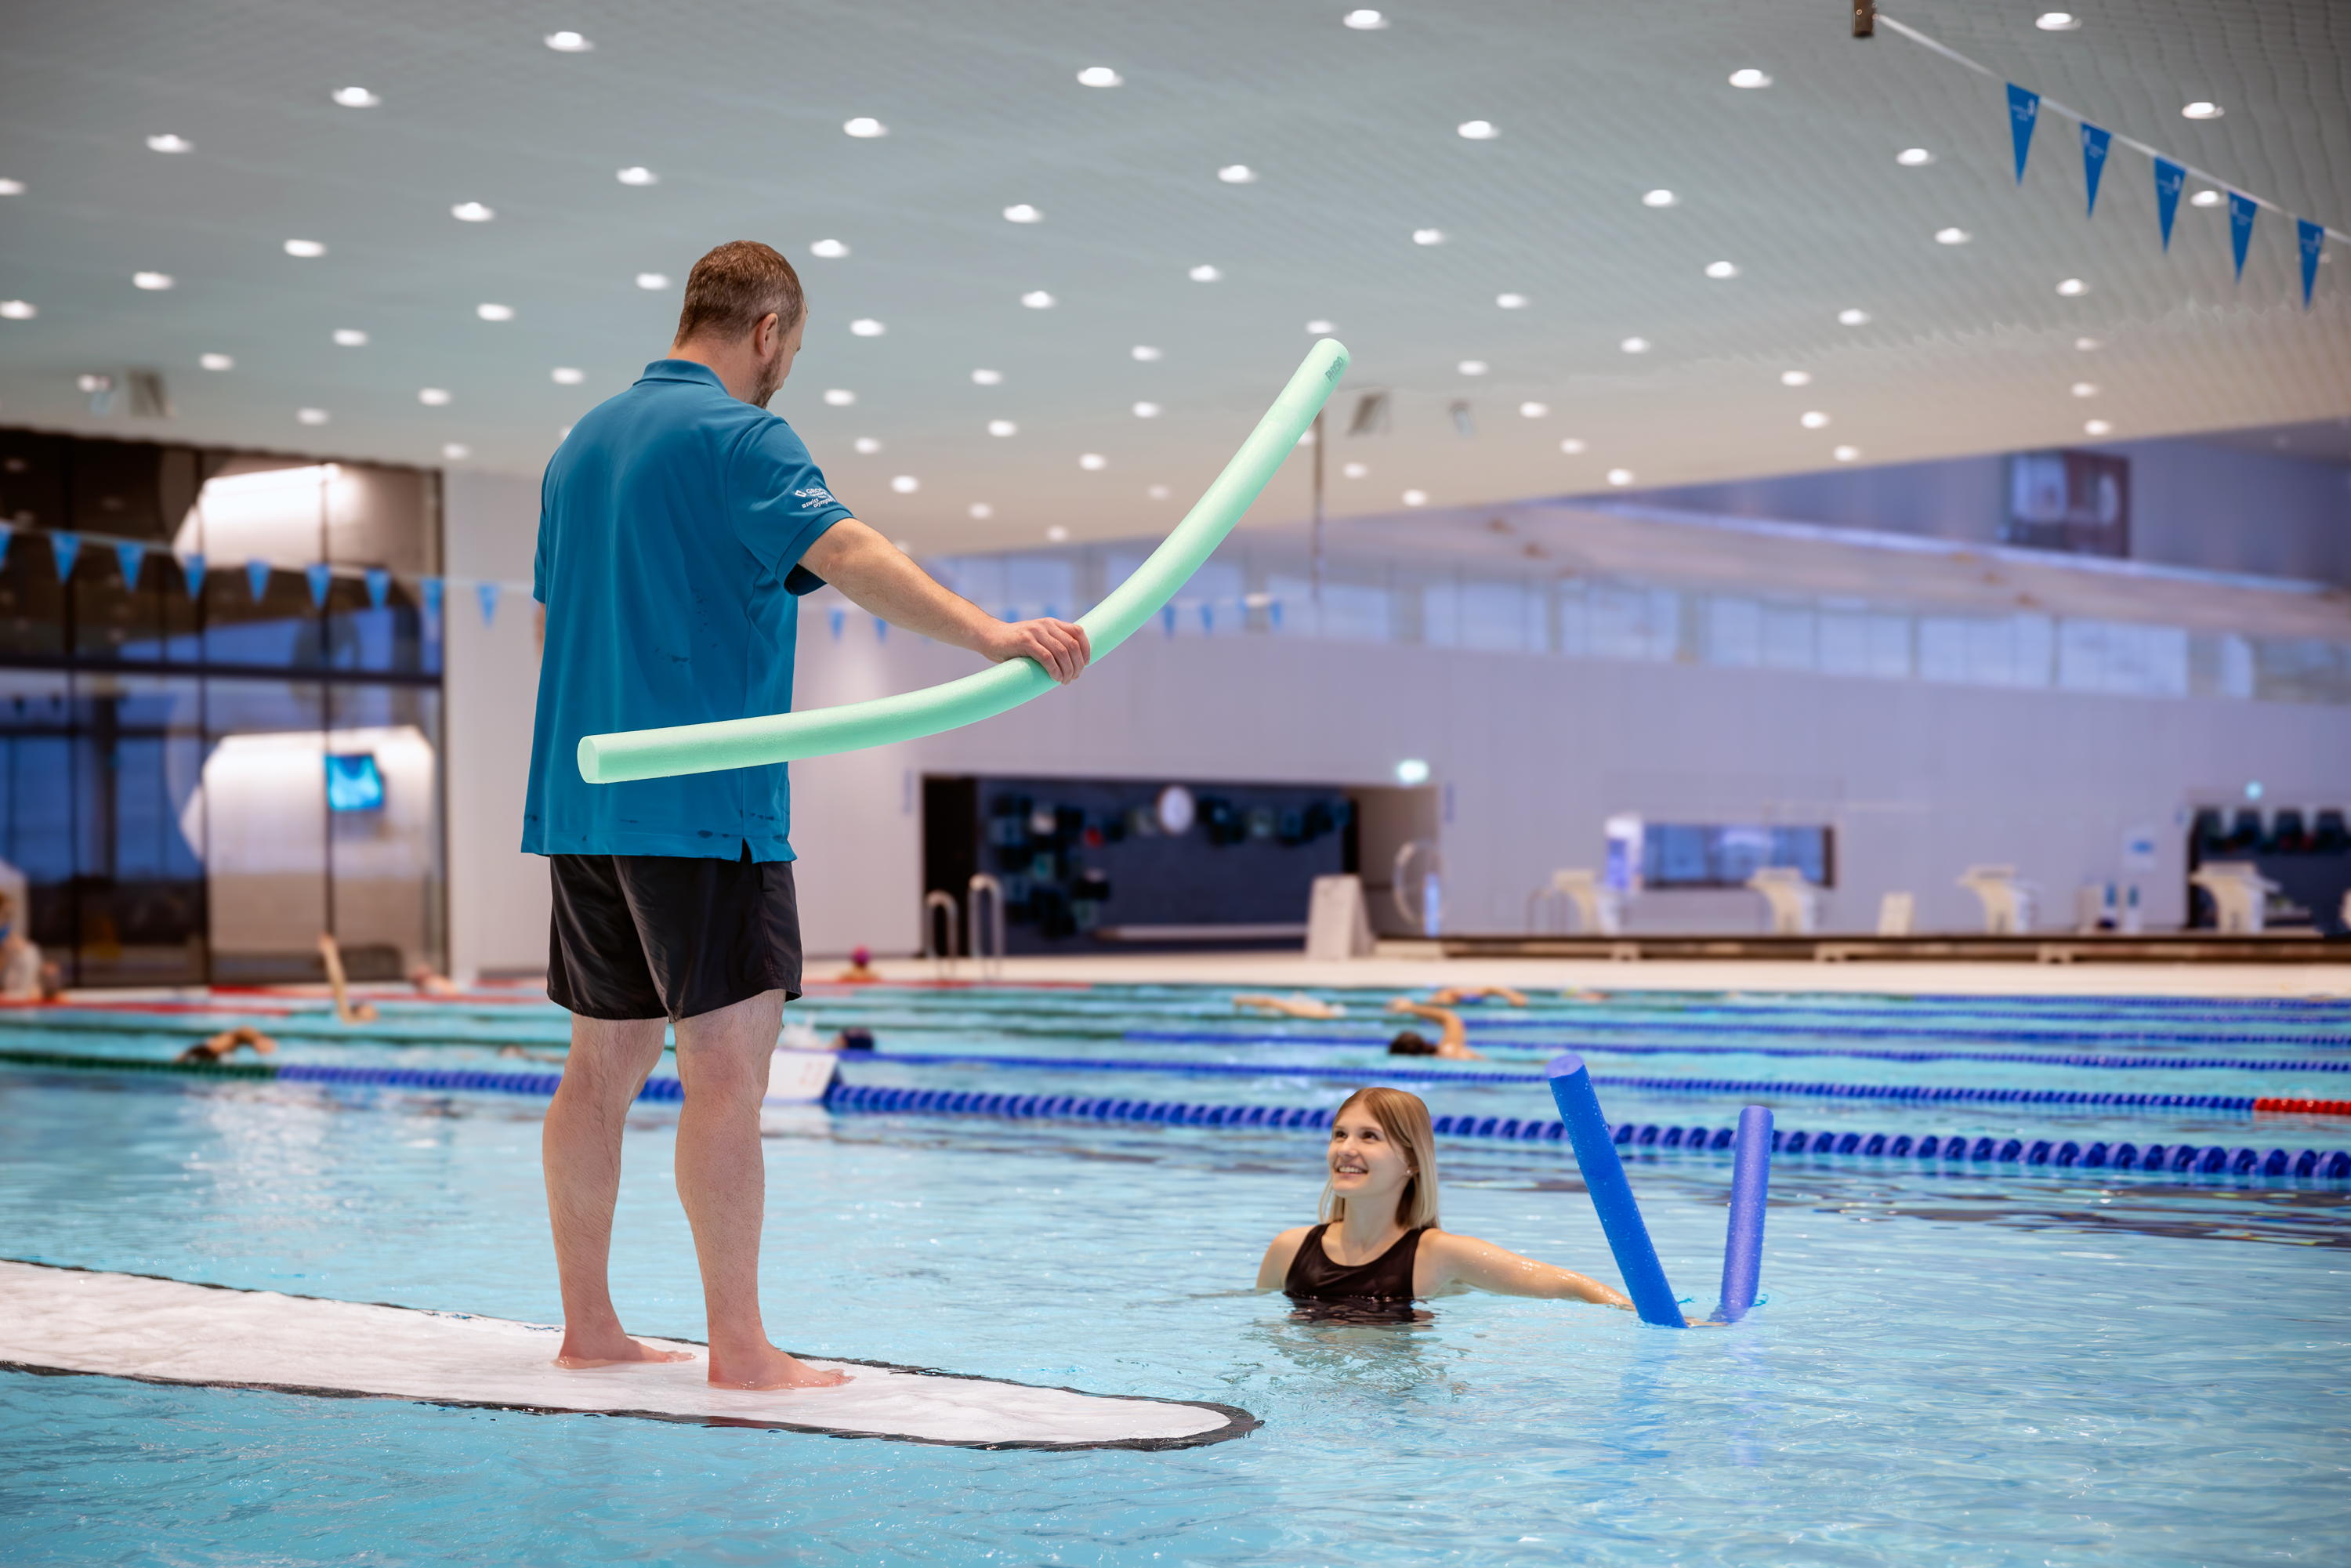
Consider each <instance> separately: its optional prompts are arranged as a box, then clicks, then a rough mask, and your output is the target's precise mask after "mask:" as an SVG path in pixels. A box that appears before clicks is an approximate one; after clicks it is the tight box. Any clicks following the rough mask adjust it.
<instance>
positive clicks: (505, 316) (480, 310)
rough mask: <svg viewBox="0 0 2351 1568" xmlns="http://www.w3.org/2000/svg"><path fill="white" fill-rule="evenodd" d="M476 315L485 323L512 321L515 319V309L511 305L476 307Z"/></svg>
mask: <svg viewBox="0 0 2351 1568" xmlns="http://www.w3.org/2000/svg"><path fill="white" fill-rule="evenodd" d="M474 314H475V315H476V316H479V317H480V318H481V319H483V320H485V321H511V320H513V319H514V307H513V306H511V305H476V306H475V307H474Z"/></svg>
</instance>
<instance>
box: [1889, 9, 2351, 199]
mask: <svg viewBox="0 0 2351 1568" xmlns="http://www.w3.org/2000/svg"><path fill="white" fill-rule="evenodd" d="M1877 19H1878V21H1879V22H1880V23H1882V24H1883V25H1885V26H1888V27H1891V28H1893V29H1894V30H1895V31H1896V32H1897V33H1899V34H1901V35H1902V36H1903V37H1906V38H1907V39H1909V40H1910V41H1911V42H1912V43H1914V44H1917V45H1920V46H1922V47H1926V48H1928V49H1931V50H1933V51H1934V52H1935V53H1937V54H1938V55H1940V56H1942V57H1944V58H1945V59H1947V60H1951V61H1953V62H1955V63H1957V64H1959V65H1962V66H1965V67H1967V68H1968V69H1970V70H1971V71H1973V72H1975V73H1976V74H1977V75H1978V76H1981V77H1989V78H1991V79H1992V80H1993V81H1996V82H2000V83H2002V84H2006V83H2007V81H2008V78H2006V77H2004V76H2002V75H2001V74H2000V72H1998V71H1996V70H1994V69H1992V68H1991V67H1990V66H1987V65H1984V64H1982V63H1980V61H1976V60H1971V59H1970V58H1969V57H1967V56H1965V55H1963V54H1961V53H1959V50H1957V49H1955V48H1952V47H1950V46H1949V45H1948V44H1945V43H1941V42H1939V41H1938V40H1936V39H1934V38H1930V37H1928V36H1927V35H1926V34H1924V33H1922V32H1920V31H1919V30H1918V29H1917V28H1916V27H1913V26H1909V25H1908V24H1907V23H1905V22H1898V21H1896V20H1895V19H1894V18H1893V17H1891V16H1887V15H1886V13H1885V12H1883V11H1880V12H1879V13H1878V14H1877ZM2041 107H2042V108H2043V109H2046V110H2053V111H2055V112H2056V113H2059V114H2062V115H2064V117H2065V118H2066V119H2068V120H2073V121H2074V123H2075V124H2077V125H2095V123H2096V122H2095V121H2094V120H2091V119H2090V117H2089V116H2088V115H2085V114H2084V113H2083V112H2082V111H2081V110H2077V109H2069V108H2067V107H2066V106H2065V105H2064V104H2062V103H2060V102H2058V101H2057V100H2056V99H2053V98H2049V97H2046V96H2043V98H2042V99H2041ZM2098 129H2100V130H2102V131H2108V132H2109V134H2110V135H2111V136H2112V137H2113V139H2114V140H2115V141H2117V142H2119V143H2121V144H2122V145H2123V146H2125V147H2127V148H2129V149H2130V150H2131V151H2133V152H2143V153H2145V154H2146V155H2147V157H2149V158H2158V159H2161V160H2162V161H2163V162H2167V163H2177V164H2179V167H2180V168H2182V169H2185V170H2187V171H2188V172H2189V173H2190V174H2193V175H2194V176H2195V177H2196V178H2198V179H2199V180H2201V181H2203V182H2204V183H2206V184H2208V185H2217V186H2219V187H2220V189H2222V190H2224V191H2227V192H2229V193H2231V194H2234V195H2239V196H2242V197H2243V198H2244V199H2245V200H2246V201H2249V202H2251V203H2252V204H2254V205H2255V206H2258V207H2265V208H2267V209H2268V210H2269V211H2271V212H2273V213H2275V214H2278V215H2279V216H2280V217H2286V218H2291V217H2295V216H2298V215H2299V214H2295V213H2294V212H2293V211H2291V210H2289V209H2288V208H2285V207H2282V206H2280V205H2278V204H2277V203H2275V202H2273V201H2271V200H2270V199H2269V198H2268V197H2266V196H2257V195H2254V194H2253V193H2252V192H2250V191H2247V190H2243V189H2241V187H2239V186H2238V185H2237V184H2235V183H2233V182H2231V181H2228V180H2223V179H2222V178H2220V176H2219V175H2218V174H2213V173H2209V172H2206V171H2204V170H2202V169H2199V168H2198V167H2197V166H2196V165H2195V164H2193V163H2189V162H2183V161H2182V160H2180V159H2178V158H2174V157H2172V156H2171V155H2170V154H2169V153H2168V152H2162V151H2160V150H2159V149H2157V148H2154V147H2150V146H2148V145H2147V143H2146V142H2144V141H2139V140H2138V139H2137V137H2134V136H2126V135H2124V134H2123V133H2122V132H2121V131H2112V130H2111V129H2110V128H2108V127H2105V126H2099V127H2098ZM2325 232H2326V233H2328V234H2330V235H2334V236H2335V238H2336V239H2338V240H2341V241H2343V242H2344V243H2345V244H2346V245H2351V234H2345V233H2344V232H2343V231H2342V230H2341V229H2338V228H2335V227H2332V226H2331V225H2330V226H2328V227H2327V228H2326V230H2325Z"/></svg>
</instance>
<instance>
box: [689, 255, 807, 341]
mask: <svg viewBox="0 0 2351 1568" xmlns="http://www.w3.org/2000/svg"><path fill="white" fill-rule="evenodd" d="M806 308H807V304H806V301H805V300H804V299H803V298H802V297H801V294H800V275H799V273H797V272H794V271H793V270H792V264H791V263H790V262H789V261H786V260H785V259H784V258H783V256H781V255H779V254H778V252H777V251H776V250H775V249H774V248H773V247H772V246H764V245H761V244H760V243H759V242H758V240H755V239H738V240H729V241H727V242H726V244H725V245H722V246H719V247H718V248H717V249H716V250H714V251H712V252H711V253H710V254H709V255H708V256H704V257H703V258H702V259H701V260H700V261H697V262H695V264H694V270H693V271H692V272H690V273H688V274H687V275H686V279H685V306H684V308H683V309H681V310H680V311H679V312H678V313H677V341H679V342H681V343H684V342H690V341H692V340H694V339H696V338H704V337H708V338H722V339H730V340H731V339H737V338H747V337H749V336H750V335H751V329H752V328H754V327H756V326H758V324H759V319H760V318H761V317H763V316H765V315H767V314H768V312H769V311H773V312H774V313H775V315H776V329H777V330H778V332H789V331H790V330H791V329H793V328H794V327H795V326H797V325H799V319H800V312H801V311H802V310H804V309H806Z"/></svg>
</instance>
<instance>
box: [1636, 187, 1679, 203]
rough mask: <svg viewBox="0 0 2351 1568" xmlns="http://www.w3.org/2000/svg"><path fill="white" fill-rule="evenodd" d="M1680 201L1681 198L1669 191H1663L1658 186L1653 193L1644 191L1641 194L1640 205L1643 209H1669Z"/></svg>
mask: <svg viewBox="0 0 2351 1568" xmlns="http://www.w3.org/2000/svg"><path fill="white" fill-rule="evenodd" d="M1680 200H1681V198H1680V197H1679V196H1677V195H1675V194H1674V193H1672V192H1671V191H1668V190H1667V189H1665V188H1664V187H1663V186H1659V187H1658V188H1657V189H1656V190H1654V191H1644V192H1642V193H1641V204H1642V205H1643V206H1645V207H1670V206H1672V205H1674V204H1676V203H1677V202H1679V201H1680Z"/></svg>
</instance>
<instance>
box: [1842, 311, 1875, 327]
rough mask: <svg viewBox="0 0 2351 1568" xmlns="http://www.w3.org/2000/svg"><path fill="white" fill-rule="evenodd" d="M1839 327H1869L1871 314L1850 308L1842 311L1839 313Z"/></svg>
mask: <svg viewBox="0 0 2351 1568" xmlns="http://www.w3.org/2000/svg"><path fill="white" fill-rule="evenodd" d="M1837 325H1839V326H1840V327H1866V326H1868V325H1869V312H1868V311H1866V310H1855V309H1852V308H1846V309H1844V310H1840V311H1838V312H1837Z"/></svg>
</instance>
